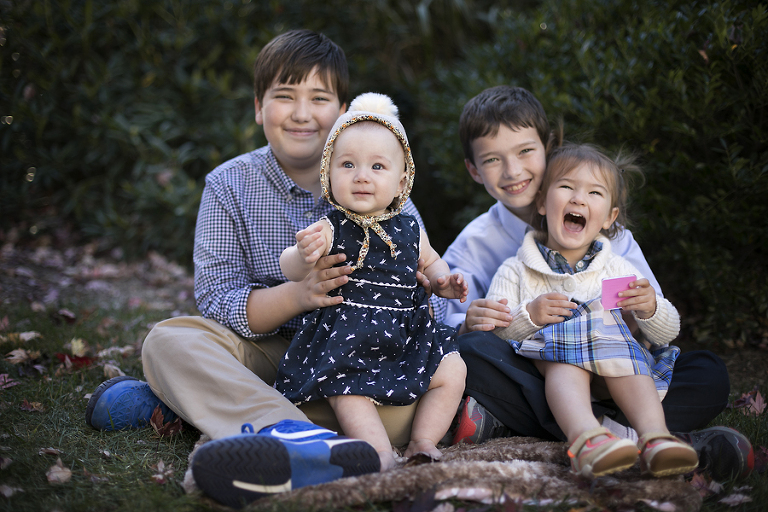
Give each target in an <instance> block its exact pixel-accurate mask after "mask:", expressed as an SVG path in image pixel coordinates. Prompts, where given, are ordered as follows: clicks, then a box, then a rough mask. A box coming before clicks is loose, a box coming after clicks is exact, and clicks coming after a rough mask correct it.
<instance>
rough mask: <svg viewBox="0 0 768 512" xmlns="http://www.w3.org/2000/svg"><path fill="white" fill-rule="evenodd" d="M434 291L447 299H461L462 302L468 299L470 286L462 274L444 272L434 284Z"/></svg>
mask: <svg viewBox="0 0 768 512" xmlns="http://www.w3.org/2000/svg"><path fill="white" fill-rule="evenodd" d="M432 291H433V292H435V293H436V294H437V295H439V296H440V297H445V298H446V299H459V301H460V302H464V301H466V300H467V294H468V293H469V287H468V286H467V282H466V281H464V276H463V275H461V274H458V273H456V274H443V275H441V276H440V277H438V278H437V279H436V283H435V284H434V285H433V286H432Z"/></svg>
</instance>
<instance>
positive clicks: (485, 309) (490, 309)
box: [459, 299, 512, 334]
mask: <svg viewBox="0 0 768 512" xmlns="http://www.w3.org/2000/svg"><path fill="white" fill-rule="evenodd" d="M509 313H510V309H509V307H507V299H501V300H499V301H498V302H497V301H495V300H490V299H477V300H473V301H472V302H471V303H470V304H469V308H468V309H467V317H466V319H465V320H464V323H463V324H461V327H460V328H459V334H465V333H468V332H473V331H492V330H494V329H495V328H497V327H509V324H510V323H511V322H512V315H510V314H509Z"/></svg>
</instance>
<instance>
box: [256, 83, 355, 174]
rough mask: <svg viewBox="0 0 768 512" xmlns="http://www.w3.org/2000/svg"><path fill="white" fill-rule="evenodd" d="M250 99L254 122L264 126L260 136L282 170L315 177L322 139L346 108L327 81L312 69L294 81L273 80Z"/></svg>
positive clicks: (317, 171) (324, 138) (317, 170)
mask: <svg viewBox="0 0 768 512" xmlns="http://www.w3.org/2000/svg"><path fill="white" fill-rule="evenodd" d="M254 103H255V106H256V123H257V124H260V125H263V126H264V136H265V137H266V138H267V141H268V142H269V144H270V146H271V147H272V151H273V152H274V154H275V157H276V158H277V161H278V162H279V163H280V166H281V167H282V168H283V171H285V173H286V174H288V175H289V176H290V177H291V178H293V179H294V180H296V179H297V177H298V176H299V175H301V174H305V173H308V172H314V173H317V176H318V178H319V176H320V174H319V169H320V158H321V156H322V153H323V147H324V146H325V140H326V139H327V138H328V133H329V132H330V131H331V128H332V127H333V123H335V122H336V119H337V118H338V117H339V116H340V115H341V114H343V113H344V110H345V108H346V105H342V104H340V103H339V98H338V96H337V95H336V92H335V91H334V90H333V88H332V87H331V85H326V84H325V83H324V82H323V80H322V78H321V76H319V75H318V74H317V71H313V72H312V73H310V74H309V75H307V78H306V79H304V80H303V81H302V82H299V83H296V84H280V83H275V84H273V85H272V86H271V87H270V88H269V89H268V90H267V91H266V92H265V93H264V97H263V98H262V100H261V101H259V100H258V98H257V99H256V100H255V101H254ZM318 183H319V181H318Z"/></svg>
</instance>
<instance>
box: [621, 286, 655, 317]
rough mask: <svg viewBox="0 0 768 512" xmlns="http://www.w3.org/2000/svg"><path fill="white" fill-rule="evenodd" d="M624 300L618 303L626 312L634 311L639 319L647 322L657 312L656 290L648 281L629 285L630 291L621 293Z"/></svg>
mask: <svg viewBox="0 0 768 512" xmlns="http://www.w3.org/2000/svg"><path fill="white" fill-rule="evenodd" d="M619 297H623V299H622V300H620V301H619V302H617V303H616V305H617V306H619V307H620V308H621V309H623V310H624V311H634V312H635V315H637V317H638V318H642V319H644V320H647V319H649V318H651V317H652V316H653V314H654V313H655V312H656V290H654V289H653V286H651V283H650V282H648V280H647V279H638V280H637V281H633V282H631V283H629V289H628V290H624V291H622V292H619Z"/></svg>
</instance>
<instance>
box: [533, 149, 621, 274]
mask: <svg viewBox="0 0 768 512" xmlns="http://www.w3.org/2000/svg"><path fill="white" fill-rule="evenodd" d="M542 192H543V193H546V196H545V199H544V202H543V204H542V205H541V206H540V207H539V213H540V214H541V215H545V216H546V217H547V243H546V244H545V245H546V246H547V247H549V248H550V249H554V250H556V251H558V252H559V253H560V254H562V255H563V257H564V258H565V259H566V260H568V263H569V264H571V266H573V265H575V264H576V263H577V262H578V261H579V260H581V259H582V258H583V257H584V255H586V254H587V251H588V250H589V246H590V245H591V244H592V242H593V241H594V240H595V238H597V235H598V234H599V233H600V231H601V230H603V229H608V228H610V227H611V224H613V222H614V221H615V220H616V216H617V215H618V214H619V209H618V208H612V207H611V204H612V203H611V194H610V192H609V188H608V186H607V185H606V183H605V179H604V177H603V175H602V173H601V172H600V171H595V170H593V168H592V167H591V166H590V165H586V164H582V165H580V166H578V167H576V168H575V169H573V170H571V171H569V172H567V173H565V174H564V175H563V176H561V177H560V178H558V179H556V180H555V181H553V182H552V185H551V186H550V187H549V190H547V191H542Z"/></svg>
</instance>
